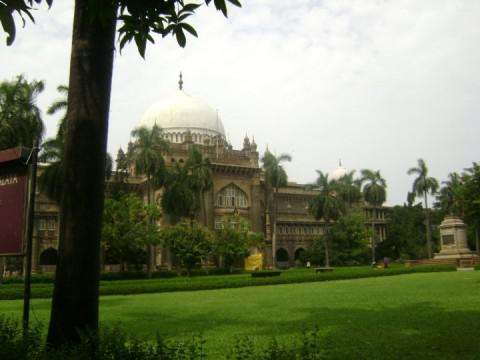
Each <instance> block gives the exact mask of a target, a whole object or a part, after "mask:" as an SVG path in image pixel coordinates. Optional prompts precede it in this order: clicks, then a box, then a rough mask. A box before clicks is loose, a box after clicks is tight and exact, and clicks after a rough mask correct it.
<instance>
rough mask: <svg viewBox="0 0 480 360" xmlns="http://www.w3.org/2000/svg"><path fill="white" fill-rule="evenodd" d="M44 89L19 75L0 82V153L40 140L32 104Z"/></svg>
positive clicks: (37, 113)
mask: <svg viewBox="0 0 480 360" xmlns="http://www.w3.org/2000/svg"><path fill="white" fill-rule="evenodd" d="M0 4H1V1H0ZM44 87H45V84H44V82H43V81H37V80H33V81H28V80H27V79H25V78H24V77H23V75H19V76H17V78H16V79H15V80H12V81H3V82H1V83H0V150H3V149H8V148H12V147H16V146H26V147H31V146H32V145H33V143H34V141H35V139H38V140H41V137H42V135H43V131H44V125H43V121H42V115H41V111H40V109H39V108H38V107H37V104H36V101H37V97H38V95H39V94H40V93H41V92H42V91H43V89H44Z"/></svg>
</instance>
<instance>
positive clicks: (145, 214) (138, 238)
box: [102, 194, 160, 264]
mask: <svg viewBox="0 0 480 360" xmlns="http://www.w3.org/2000/svg"><path fill="white" fill-rule="evenodd" d="M159 217H160V212H159V209H158V208H157V207H156V206H154V205H148V204H144V203H143V201H142V199H141V198H139V197H137V196H135V195H133V194H125V195H122V196H120V197H118V198H106V199H105V205H104V211H103V226H102V242H103V244H104V246H105V249H106V252H107V254H108V258H109V260H110V261H113V262H114V263H128V264H142V263H143V262H144V261H145V250H144V249H145V247H146V245H155V244H159V243H160V234H159V229H158V226H157V225H156V223H155V221H156V220H158V219H159Z"/></svg>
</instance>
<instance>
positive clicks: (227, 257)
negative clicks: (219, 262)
mask: <svg viewBox="0 0 480 360" xmlns="http://www.w3.org/2000/svg"><path fill="white" fill-rule="evenodd" d="M262 243H263V234H258V233H254V232H252V231H250V224H249V223H248V221H247V220H246V219H244V218H242V217H240V216H227V217H225V218H224V219H223V226H222V228H221V229H216V230H215V245H214V254H215V255H217V256H219V257H221V258H222V259H223V265H224V266H225V267H226V268H229V267H231V266H232V265H233V264H234V263H235V262H238V261H241V260H243V259H244V258H245V257H247V256H248V255H250V250H251V249H252V248H254V247H255V248H259V247H261V246H262Z"/></svg>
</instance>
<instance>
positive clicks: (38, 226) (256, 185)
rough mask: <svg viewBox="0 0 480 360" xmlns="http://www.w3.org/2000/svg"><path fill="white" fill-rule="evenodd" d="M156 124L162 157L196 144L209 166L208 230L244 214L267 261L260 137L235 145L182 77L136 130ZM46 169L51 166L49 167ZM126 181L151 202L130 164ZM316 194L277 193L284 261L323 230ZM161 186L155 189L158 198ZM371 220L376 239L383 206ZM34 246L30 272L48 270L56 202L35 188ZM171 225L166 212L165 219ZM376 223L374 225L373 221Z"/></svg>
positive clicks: (162, 256) (162, 254) (294, 187)
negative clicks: (314, 206) (312, 206)
mask: <svg viewBox="0 0 480 360" xmlns="http://www.w3.org/2000/svg"><path fill="white" fill-rule="evenodd" d="M154 125H157V126H158V127H160V128H161V129H162V130H163V133H164V136H165V138H166V139H167V140H169V142H170V148H171V149H170V152H169V153H168V154H165V155H164V157H165V161H166V163H167V165H173V164H175V163H180V164H181V163H183V162H185V161H186V159H187V157H188V153H189V150H190V148H191V147H192V146H196V147H197V148H198V149H199V150H200V151H201V152H202V154H203V156H204V157H207V158H208V159H209V160H210V163H211V170H212V183H213V186H212V187H211V189H210V190H209V191H208V192H207V193H206V194H205V197H206V198H205V210H204V211H205V214H204V216H202V217H200V218H199V221H201V222H203V223H204V225H206V226H207V227H208V228H210V229H212V230H213V229H216V228H219V227H221V226H223V222H224V220H225V218H226V217H227V216H229V215H233V214H235V215H239V216H242V217H243V218H245V219H246V220H247V221H248V222H249V224H250V227H251V229H252V231H255V232H262V233H263V234H264V235H265V242H266V244H265V247H264V253H263V258H264V265H265V266H270V265H271V263H272V253H271V252H272V245H271V244H272V237H273V226H272V221H271V219H272V216H271V211H270V209H268V208H267V206H266V203H267V202H266V195H267V194H266V186H265V178H264V173H263V170H262V168H261V164H260V161H259V153H258V149H257V144H256V143H255V140H254V139H253V138H252V139H249V138H248V137H245V139H244V141H243V147H242V148H241V149H234V148H233V147H232V146H231V145H230V143H229V142H228V139H227V137H226V135H225V129H224V126H223V122H222V120H221V118H220V116H219V114H218V111H216V110H215V109H214V108H212V107H211V106H209V105H208V104H207V103H206V102H204V101H203V100H201V99H199V98H197V97H194V96H191V95H189V94H187V93H186V92H185V91H184V90H183V81H182V79H181V78H180V82H179V89H178V90H177V91H175V92H174V93H173V94H171V95H170V96H168V97H165V98H164V99H162V100H161V101H159V102H156V103H154V104H153V105H152V106H150V107H149V108H148V109H147V110H146V112H145V113H144V115H143V116H142V118H141V119H140V122H139V123H138V127H140V126H145V127H148V128H151V127H153V126H154ZM44 166H48V165H44ZM129 173H130V174H129V179H130V180H129V181H130V182H131V183H132V184H135V187H136V191H137V192H140V193H143V195H144V198H145V201H146V198H147V196H146V186H145V183H146V178H143V177H138V176H135V175H134V174H135V171H134V168H133V167H132V168H130V169H129ZM346 173H347V170H346V169H345V168H344V167H342V166H341V165H340V166H339V167H338V168H337V169H336V170H335V171H333V172H332V173H331V178H333V179H339V178H341V177H342V176H344V175H345V174H346ZM315 195H316V191H315V190H312V189H311V188H310V187H309V186H306V185H302V184H297V183H293V182H292V183H288V185H287V186H285V187H282V188H279V191H278V193H277V194H276V195H275V196H277V204H278V210H277V226H276V258H277V261H278V265H280V266H294V265H295V263H296V260H298V259H299V257H300V256H301V253H302V252H303V251H305V249H307V248H308V246H309V245H310V244H311V242H312V241H313V239H314V238H315V236H318V235H319V234H322V233H323V232H324V231H325V222H324V221H323V220H316V219H315V218H314V217H313V216H312V215H310V214H309V211H308V204H309V201H310V199H311V198H312V197H313V196H315ZM161 196H162V189H156V190H155V199H156V201H160V199H161ZM365 212H366V221H367V222H368V224H371V222H372V218H373V221H374V223H375V231H376V239H377V241H382V240H383V239H384V238H385V236H386V220H385V208H377V209H372V208H369V207H368V206H365ZM35 218H36V221H35V231H34V244H33V269H34V270H36V271H50V270H52V269H53V268H52V266H54V264H55V262H56V249H57V246H58V207H57V205H56V204H55V202H54V201H52V200H50V199H49V198H48V197H46V196H45V195H44V194H42V193H37V202H36V209H35ZM162 219H163V220H162V221H163V223H161V224H159V226H164V225H166V224H165V223H166V221H167V220H166V219H167V218H166V217H162ZM368 226H371V225H368ZM168 258H169V256H168V254H167V252H166V251H165V250H164V251H159V253H158V254H157V265H158V266H166V265H167V264H166V263H167V262H168Z"/></svg>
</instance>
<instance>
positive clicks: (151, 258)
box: [147, 175, 155, 278]
mask: <svg viewBox="0 0 480 360" xmlns="http://www.w3.org/2000/svg"><path fill="white" fill-rule="evenodd" d="M147 202H148V205H152V177H151V176H150V175H148V177H147ZM148 221H149V222H150V223H152V222H153V220H152V219H151V218H150V219H148ZM147 257H148V259H147V277H148V278H151V277H152V272H153V269H154V268H155V247H154V246H153V245H152V244H148V245H147Z"/></svg>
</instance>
